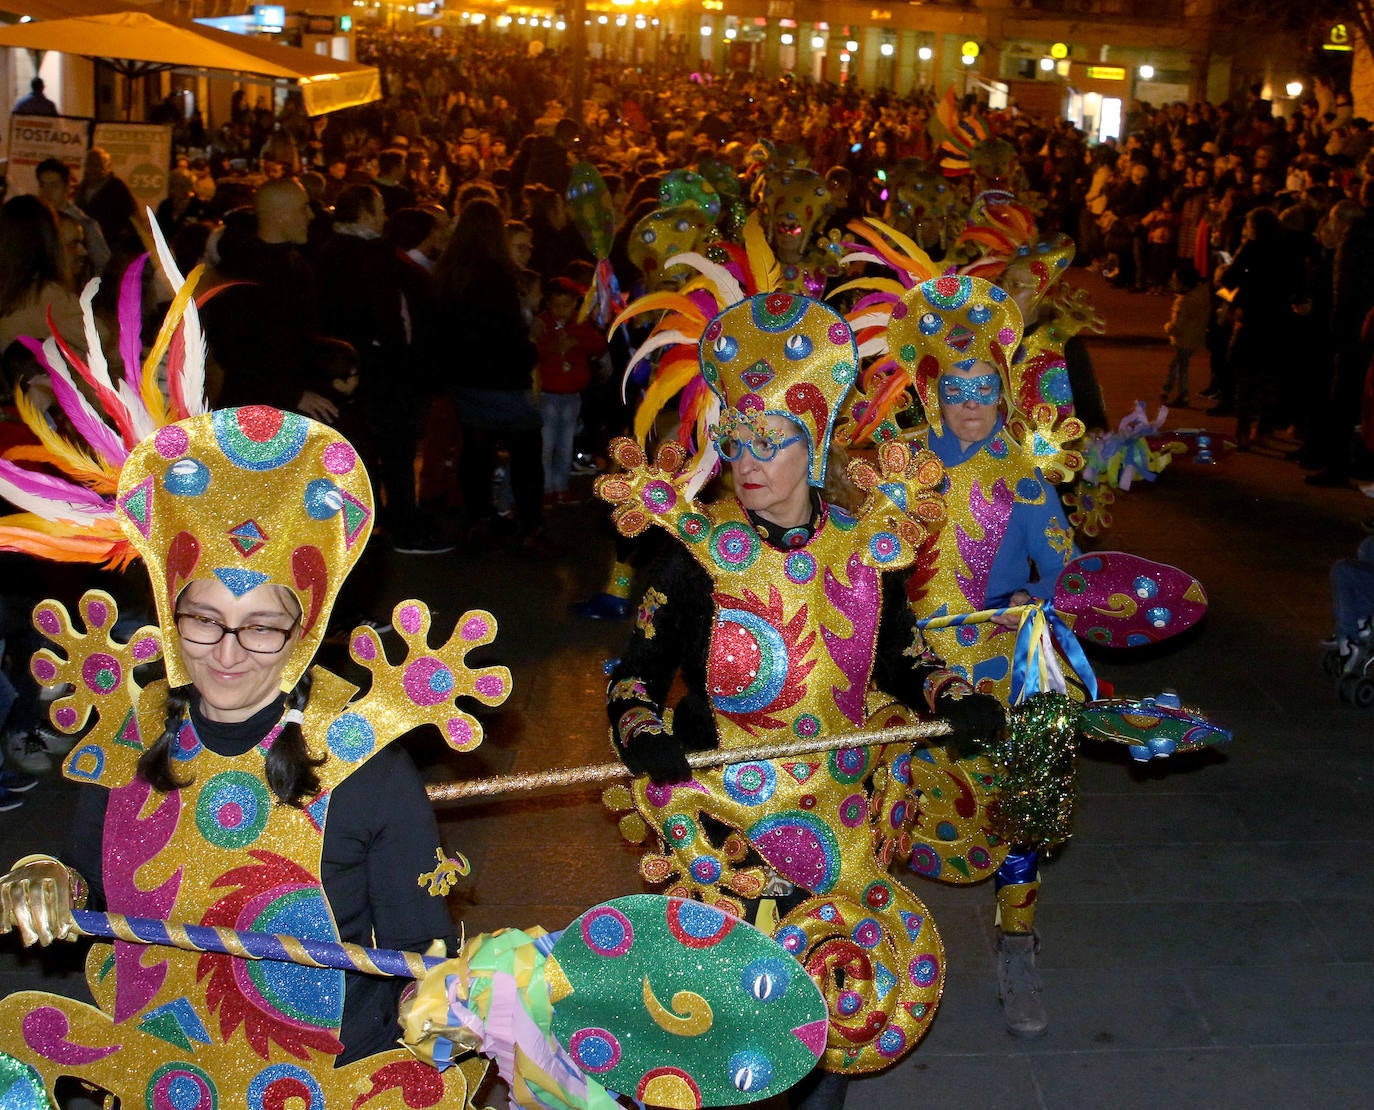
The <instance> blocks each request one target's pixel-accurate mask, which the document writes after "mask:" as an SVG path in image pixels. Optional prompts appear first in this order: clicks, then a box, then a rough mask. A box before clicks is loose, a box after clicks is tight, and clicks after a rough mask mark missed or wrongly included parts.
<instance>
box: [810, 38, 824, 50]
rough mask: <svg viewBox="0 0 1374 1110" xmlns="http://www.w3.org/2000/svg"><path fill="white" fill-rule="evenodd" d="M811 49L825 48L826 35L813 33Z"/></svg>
mask: <svg viewBox="0 0 1374 1110" xmlns="http://www.w3.org/2000/svg"><path fill="white" fill-rule="evenodd" d="M811 49H812V50H823V49H825V36H824V35H812V36H811Z"/></svg>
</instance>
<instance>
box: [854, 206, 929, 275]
mask: <svg viewBox="0 0 1374 1110" xmlns="http://www.w3.org/2000/svg"><path fill="white" fill-rule="evenodd" d="M865 222H866V223H868V224H871V225H872V226H873V227H874V228H875V229H876V230H877V231H878V233H879V234H881V235H884V236H886V237H887V238H888V239H889V240H890V241H891V242H893V243H895V244H896V245H897V247H898V249H899V250H901V252H902V253H903V254H904V255H906V257H907V258H909V259H910V260H911V261H912V262H915V263H917V264H918V265H919V266H920V267H921V268H922V269H924V270H925V272H926V277H934V276H935V275H936V274H938V273H939V272H940V270H939V267H938V266H936V265H935V261H934V259H932V258H931V257H930V255H928V254H927V253H926V252H925V251H923V250H922V249H921V248H920V247H919V246H918V245H917V243H916V240H915V239H913V238H911V236H909V235H904V234H903V233H902V232H900V231H898V230H897V229H896V228H895V227H892V226H890V225H889V224H885V223H883V222H882V221H881V220H875V219H873V217H872V216H870V217H868V218H867V219H866V221H865ZM911 272H912V273H915V272H916V271H915V270H912V271H911Z"/></svg>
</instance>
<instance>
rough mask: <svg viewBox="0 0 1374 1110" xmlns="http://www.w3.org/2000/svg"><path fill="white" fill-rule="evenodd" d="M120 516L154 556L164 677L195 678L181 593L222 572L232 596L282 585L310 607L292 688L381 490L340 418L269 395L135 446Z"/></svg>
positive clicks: (174, 680) (290, 669)
mask: <svg viewBox="0 0 1374 1110" xmlns="http://www.w3.org/2000/svg"><path fill="white" fill-rule="evenodd" d="M117 504H118V506H119V521H120V525H121V527H122V528H123V529H124V531H125V533H126V534H127V535H128V537H129V540H130V542H131V543H132V544H133V545H134V547H135V548H136V549H137V550H138V553H139V554H140V555H141V556H142V557H143V560H144V562H145V563H146V565H147V567H148V576H149V578H150V579H151V582H152V589H153V597H154V599H155V601H156V603H157V614H158V624H159V625H161V627H162V631H163V640H164V644H165V647H164V651H165V658H166V663H167V680H168V682H169V683H170V684H171V685H172V686H184V685H186V684H187V683H189V682H190V678H189V676H188V675H187V673H186V669H185V666H184V664H183V662H182V659H181V652H180V648H179V646H178V645H179V638H178V637H177V636H175V635H173V632H174V630H175V623H176V618H175V615H174V606H175V604H176V599H177V595H178V594H179V593H180V592H181V591H182V589H183V588H184V587H185V586H186V584H187V583H189V582H195V581H202V580H203V581H212V580H213V581H218V582H220V583H222V584H223V585H224V586H225V587H227V588H228V589H229V591H230V592H231V593H232V594H233V595H234V596H235V597H242V596H243V595H244V594H246V593H247V592H248V591H249V590H252V589H254V588H256V587H258V586H262V585H274V586H283V587H285V588H286V589H288V590H290V591H291V592H292V594H294V595H295V597H296V600H297V601H298V602H299V603H300V606H301V618H300V627H301V639H300V643H299V645H298V646H297V649H296V650H295V652H293V654H292V657H291V662H289V663H288V664H287V666H286V669H285V671H283V673H282V679H281V686H282V689H283V690H290V689H291V688H292V687H293V686H294V685H295V684H296V681H297V679H299V678H300V676H301V674H302V673H303V672H304V671H305V669H306V667H307V666H309V664H310V661H311V660H312V658H313V657H314V655H315V652H316V650H317V649H318V648H319V646H320V641H321V640H322V639H323V638H324V632H325V626H326V625H327V624H328V618H329V612H330V609H331V608H332V607H333V604H334V599H335V597H336V596H337V595H338V592H339V587H340V586H341V585H342V584H343V580H344V578H345V577H346V576H347V574H348V571H349V570H350V569H351V568H352V566H353V564H354V563H355V562H357V560H358V557H359V555H361V554H362V550H363V547H364V546H365V545H366V544H367V538H368V536H369V535H370V534H371V532H372V522H373V506H372V489H371V485H370V483H369V482H368V478H367V471H366V470H365V469H364V468H363V464H362V462H361V460H359V458H358V454H357V452H356V451H355V450H354V449H353V447H352V446H351V445H350V444H349V443H348V442H347V440H345V439H344V438H343V437H342V436H340V435H339V434H338V433H337V432H335V431H334V430H333V429H331V428H328V427H326V426H325V425H323V424H317V423H316V422H315V421H313V420H308V419H307V418H305V417H304V416H300V415H298V414H296V413H290V412H281V411H279V410H277V409H272V408H267V407H265V406H250V407H247V408H240V409H222V410H219V411H217V412H212V413H209V414H207V415H205V416H196V417H192V418H191V419H189V420H182V421H180V422H179V423H176V424H169V425H167V426H166V427H165V428H161V429H159V430H158V432H157V433H156V434H154V435H152V436H150V437H149V438H148V439H146V440H144V441H143V442H142V443H140V444H139V445H138V447H136V448H135V449H134V451H133V452H132V453H131V454H130V456H129V459H128V462H126V463H125V465H124V468H123V470H122V471H121V472H120V476H119V494H118V498H117Z"/></svg>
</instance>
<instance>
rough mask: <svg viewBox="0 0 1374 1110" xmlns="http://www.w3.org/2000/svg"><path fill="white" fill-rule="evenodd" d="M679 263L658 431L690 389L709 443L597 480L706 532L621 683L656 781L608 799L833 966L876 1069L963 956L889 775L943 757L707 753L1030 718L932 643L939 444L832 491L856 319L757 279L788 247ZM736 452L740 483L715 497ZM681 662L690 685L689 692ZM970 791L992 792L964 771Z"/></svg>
mask: <svg viewBox="0 0 1374 1110" xmlns="http://www.w3.org/2000/svg"><path fill="white" fill-rule="evenodd" d="M679 261H680V262H681V261H686V262H688V263H689V264H691V265H692V266H693V267H694V268H695V269H697V270H698V271H700V272H701V274H702V275H703V276H702V277H701V278H700V279H698V280H697V281H696V282H694V283H692V284H691V285H689V287H688V289H689V290H690V293H689V294H688V296H686V297H680V298H677V299H676V300H674V301H672V302H665V301H664V299H663V298H658V299H656V300H653V301H650V302H649V303H646V304H644V305H642V306H636V305H631V306H630V308H628V309H627V310H626V311H627V313H633V312H635V311H636V309H637V308H643V309H645V310H647V309H650V308H652V307H655V306H657V307H664V306H665V305H671V310H670V311H669V313H668V314H667V315H665V317H664V318H663V320H662V321H661V322H660V324H659V326H658V328H657V329H656V331H655V333H654V334H653V335H652V336H651V337H650V339H649V340H648V341H647V344H646V348H648V349H657V348H660V347H664V346H665V345H666V346H667V347H668V348H669V349H668V350H667V351H666V352H664V353H663V355H662V359H661V360H660V363H659V366H658V370H657V374H658V380H657V381H656V383H655V384H654V385H651V387H650V390H649V392H648V394H647V396H646V403H645V405H643V406H641V411H640V413H639V414H638V423H637V430H638V431H640V432H641V434H643V433H644V432H646V431H647V429H648V428H649V427H651V426H652V424H653V418H654V410H655V408H656V407H657V406H661V404H662V403H663V400H664V399H666V398H667V397H671V396H673V395H674V394H675V393H676V392H677V391H678V390H679V389H682V390H683V398H684V401H683V404H682V406H681V410H682V412H683V414H684V425H683V430H682V432H681V435H680V438H682V439H692V440H693V444H692V446H694V447H695V448H696V451H695V455H693V454H692V452H691V450H690V449H689V447H688V446H684V445H682V444H681V443H679V442H677V441H669V442H668V443H666V444H665V445H664V446H663V447H662V448H661V449H660V451H659V454H658V457H657V459H656V461H655V463H654V464H653V465H650V464H648V463H647V462H646V460H645V457H644V454H643V452H642V450H641V449H640V448H639V447H638V446H637V445H636V444H634V443H633V442H632V441H629V440H621V441H618V442H617V443H616V444H615V445H614V446H613V449H612V453H613V456H614V458H615V459H616V461H618V462H619V463H620V464H621V465H622V467H625V468H626V473H623V474H613V475H607V476H605V477H603V478H601V479H599V480H598V483H597V491H598V493H599V495H600V496H601V497H603V498H604V499H606V500H608V501H610V502H612V503H613V504H615V505H616V506H617V508H616V510H615V514H614V519H615V522H616V524H617V527H618V528H619V529H620V530H621V532H622V533H625V534H635V533H637V532H638V531H641V530H643V529H644V528H645V527H647V526H648V524H650V523H654V524H657V525H659V526H660V527H662V528H664V529H665V530H666V531H667V532H668V533H669V535H670V537H672V538H674V539H675V540H677V541H679V543H680V546H675V547H674V548H673V550H672V551H671V553H670V554H669V556H668V557H667V560H666V562H665V563H663V564H662V566H661V568H660V569H659V571H658V572H657V573H656V574H655V575H654V576H653V578H652V581H651V584H650V586H649V588H648V590H647V591H646V592H645V593H644V596H643V599H642V601H641V602H640V606H639V612H638V616H637V619H636V622H635V628H634V630H633V632H632V634H631V637H630V641H629V643H628V644H627V646H626V649H625V652H624V654H623V655H622V656H621V658H620V659H619V660H618V661H617V662H616V664H615V665H614V667H613V668H612V669H611V671H610V682H609V687H608V693H607V708H608V715H609V720H610V724H611V732H612V737H613V740H614V746H615V749H616V751H617V752H618V753H619V755H620V757H621V758H622V759H623V760H624V761H625V763H626V765H627V766H628V767H629V768H630V769H631V770H633V771H636V772H637V773H640V774H643V775H646V776H647V777H648V779H649V780H652V782H648V781H645V780H643V779H641V780H639V781H637V782H636V784H635V786H634V788H633V797H631V795H630V792H624V793H623V794H621V795H617V796H616V798H612V797H610V796H608V804H613V805H623V806H624V807H627V808H628V807H630V806H633V808H635V809H637V810H638V812H639V815H641V817H637V818H635V819H633V820H630V819H628V818H627V819H622V823H621V828H622V830H625V831H626V835H631V832H630V831H629V830H632V829H635V828H637V829H638V830H639V831H640V832H644V831H647V830H646V829H645V828H644V826H645V825H647V826H648V827H649V828H656V829H661V830H665V832H664V838H663V839H664V843H665V849H666V851H668V852H669V853H671V854H669V855H660V854H654V853H652V852H651V854H650V855H648V856H646V857H645V861H644V865H643V873H644V875H645V877H646V878H649V879H650V880H651V881H673V876H674V874H676V875H678V876H679V877H678V878H677V879H676V880H675V881H673V885H671V886H670V888H669V889H670V891H671V892H673V893H679V894H682V895H684V896H691V897H696V898H699V899H702V900H704V901H707V902H709V903H712V904H715V905H719V906H722V907H727V908H732V909H734V910H735V911H736V912H739V913H741V914H743V913H744V912H746V909H747V910H748V911H749V912H750V913H751V915H752V916H754V917H755V918H756V920H757V921H758V923H759V925H760V927H761V928H764V929H765V931H770V932H772V933H773V935H774V936H775V937H776V938H777V939H778V940H779V941H780V942H781V943H782V944H783V946H784V947H785V948H786V949H787V950H788V951H791V952H792V953H793V954H794V955H796V956H797V957H798V958H799V959H801V960H802V962H803V963H804V964H805V965H807V966H808V967H810V968H812V969H817V968H824V969H826V970H824V971H822V972H820V973H819V974H820V975H821V976H822V977H823V978H824V979H825V980H826V981H825V982H823V983H822V984H821V986H822V990H823V992H825V994H826V997H827V999H828V1001H829V1002H830V1005H831V1035H830V1042H829V1048H828V1049H827V1051H826V1054H825V1057H824V1067H825V1068H826V1069H827V1070H828V1071H831V1072H844V1073H846V1074H848V1075H855V1074H862V1073H865V1072H869V1071H874V1070H877V1069H880V1068H883V1067H886V1066H888V1065H889V1064H891V1063H892V1062H893V1061H895V1060H896V1059H899V1058H900V1057H901V1056H902V1055H904V1054H905V1053H906V1052H908V1051H910V1050H911V1048H912V1047H914V1045H915V1043H916V1041H917V1040H918V1039H919V1037H920V1036H921V1034H922V1033H923V1032H924V1030H925V1028H926V1026H927V1024H928V1022H929V1020H930V1019H931V1018H932V1017H933V1015H934V1005H935V1001H936V996H935V995H932V994H931V993H930V992H931V990H932V989H934V988H935V987H936V985H937V982H938V979H939V976H940V975H941V974H942V971H941V966H942V955H941V950H940V948H939V943H938V938H937V937H936V935H935V934H934V931H933V926H932V923H931V922H930V921H929V918H928V914H927V913H926V911H925V909H924V907H923V906H922V905H921V903H920V902H919V901H918V900H917V899H916V898H915V896H914V895H912V894H911V892H910V891H908V890H907V889H906V888H905V887H903V886H901V885H900V884H899V883H896V882H894V881H893V880H892V879H891V877H890V876H888V875H887V874H886V862H887V859H889V858H890V855H891V852H892V850H893V846H894V845H896V844H898V843H901V844H902V845H903V849H902V850H903V851H905V844H906V842H907V840H906V838H907V837H908V836H909V827H910V822H911V821H912V820H913V819H914V816H915V811H914V809H913V808H909V807H908V806H907V804H906V803H905V802H901V803H898V805H897V808H896V809H895V810H894V809H893V808H892V799H893V798H894V797H895V796H896V795H899V794H901V793H902V788H899V789H897V790H895V791H891V792H889V793H888V794H887V795H884V793H883V791H882V790H880V789H879V790H875V789H873V788H871V787H869V786H867V785H865V783H866V782H868V781H869V780H871V779H876V780H877V781H882V782H884V783H899V784H906V783H909V782H910V780H911V776H912V775H913V774H915V773H916V771H915V767H916V765H917V764H920V765H921V766H923V767H924V766H925V762H924V760H925V757H926V756H929V758H930V760H931V761H932V767H931V769H932V772H933V773H943V764H941V766H940V768H936V767H935V766H934V765H933V764H934V761H935V760H936V756H935V755H934V754H932V753H928V752H924V751H921V752H918V753H916V755H915V756H914V755H913V754H912V750H911V746H910V745H909V744H908V745H906V746H905V747H903V746H901V745H896V744H894V745H892V746H891V747H890V748H889V747H886V746H884V747H879V748H849V749H842V750H839V751H836V752H833V753H831V754H830V756H829V757H817V756H813V757H811V758H810V759H805V758H799V759H797V760H791V759H780V760H775V761H752V762H750V761H745V762H741V763H739V764H735V765H731V766H729V767H727V768H726V769H725V770H724V771H723V772H697V773H695V774H694V773H693V772H692V771H691V770H690V769H689V767H688V764H687V762H686V756H687V753H688V752H690V751H693V750H700V749H707V748H717V747H719V748H725V749H730V748H744V747H747V746H748V745H750V744H756V743H760V742H765V741H767V742H780V741H789V740H790V741H796V740H797V739H798V738H800V739H802V740H806V739H812V738H816V737H818V736H826V735H838V734H842V733H844V732H847V731H851V730H854V729H856V728H858V727H861V726H864V725H865V724H873V723H874V722H876V723H877V725H879V726H887V725H889V724H894V723H899V722H903V721H909V720H911V719H912V718H913V717H915V716H923V715H927V714H935V715H940V716H944V717H946V718H947V719H948V720H949V721H950V722H951V724H952V725H953V727H954V730H955V733H956V734H957V735H956V739H957V740H959V741H968V740H970V739H971V738H985V739H992V738H994V737H996V736H998V735H1000V734H1001V732H1002V730H1003V729H1004V722H1005V717H1004V713H1003V710H1002V707H1001V706H1000V705H999V704H998V703H997V701H996V700H995V699H994V698H992V697H989V696H987V695H980V694H976V693H974V692H973V691H972V689H971V688H970V686H969V685H968V683H966V682H965V681H963V680H962V679H960V678H959V677H957V676H956V675H954V674H952V673H950V672H949V671H948V670H947V669H946V668H945V667H944V666H943V665H942V664H941V663H940V662H939V661H938V660H936V659H935V658H933V656H930V655H929V654H927V653H926V652H925V650H924V645H923V643H922V640H921V637H920V635H919V633H918V632H917V631H916V629H915V625H914V620H913V616H912V613H911V612H910V609H909V607H908V606H907V604H906V601H905V596H904V594H903V591H902V580H903V578H904V576H905V571H906V569H907V568H908V567H909V566H910V565H911V560H912V558H913V557H914V555H915V553H916V551H917V550H918V548H919V546H920V544H921V541H922V539H923V537H924V536H925V535H926V533H927V530H928V528H929V527H930V526H931V525H932V524H934V523H935V522H937V521H938V520H939V518H940V516H941V514H942V509H941V506H940V502H939V498H938V495H937V494H936V493H935V487H936V486H938V484H939V482H940V480H941V477H942V475H941V473H940V468H939V466H938V465H937V464H936V461H935V459H934V458H933V456H931V455H930V454H929V453H927V452H921V453H918V454H915V455H913V454H912V453H911V452H910V450H909V449H908V448H907V447H906V445H904V444H900V443H896V444H890V445H888V446H887V448H886V449H885V450H884V451H882V452H880V455H879V466H880V470H875V469H874V468H873V467H872V466H870V465H868V464H867V463H862V462H859V463H855V464H852V465H851V468H850V477H851V479H853V480H854V481H855V482H856V484H857V485H858V487H859V488H860V489H861V490H862V491H864V492H866V493H867V497H866V498H865V499H864V501H863V504H862V505H861V506H859V507H858V509H857V511H855V512H851V511H849V510H847V509H845V508H843V507H842V506H841V505H840V504H838V503H836V502H835V501H834V500H832V498H831V497H830V496H828V495H827V493H826V492H825V484H826V479H827V475H828V474H829V473H830V464H829V458H828V456H829V453H830V449H831V447H832V442H833V433H834V426H835V422H836V418H837V416H838V415H839V414H840V413H841V411H842V407H843V402H844V401H845V398H846V396H847V395H848V394H849V393H850V389H851V386H852V384H853V382H854V380H855V377H856V374H857V366H858V351H857V348H856V345H855V341H854V337H853V333H852V332H851V330H850V328H849V326H848V324H847V323H846V321H845V320H844V319H843V318H842V317H841V316H840V315H839V314H838V313H837V312H836V311H835V310H834V309H832V308H831V307H830V306H828V305H825V304H823V303H821V302H818V301H814V300H811V299H809V298H806V297H802V296H798V295H795V294H791V293H786V292H764V293H753V294H747V293H746V289H747V288H749V287H750V285H751V284H753V283H754V282H755V281H756V280H757V279H758V278H759V276H760V275H767V274H769V273H774V272H775V271H774V270H773V269H772V267H771V266H770V265H769V264H770V263H771V261H772V259H771V255H762V256H759V255H756V254H754V253H750V254H749V255H748V256H747V257H746V256H745V254H744V252H737V253H729V252H727V254H726V255H724V256H723V258H722V261H721V262H719V263H717V262H710V261H708V260H707V259H705V258H700V257H696V258H690V259H686V260H683V259H679ZM754 287H755V288H756V287H757V286H756V285H755V286H754ZM708 294H709V297H708ZM708 300H709V301H710V303H711V306H712V307H711V309H708V308H707V304H708ZM675 337H676V338H675ZM674 344H676V345H674ZM641 350H643V348H642V349H641ZM665 382H666V383H667V384H666V386H665V385H664V383H665ZM656 386H657V387H661V388H656ZM646 410H647V411H646ZM694 429H695V435H694V434H693V430H694ZM722 463H724V464H725V465H726V466H727V468H728V470H729V472H730V476H731V478H732V480H733V486H734V492H733V495H723V496H721V497H719V498H716V499H714V500H711V501H701V500H698V499H697V492H698V490H699V488H700V487H701V486H702V484H703V483H704V482H705V481H706V480H707V479H708V477H709V476H710V475H711V474H712V472H713V471H714V470H715V469H716V468H717V467H718V466H719V465H720V464H722ZM833 477H835V478H838V477H839V475H833ZM678 676H680V677H681V680H682V682H683V683H684V684H685V687H686V693H685V694H684V695H683V696H682V697H681V698H680V699H679V700H678V702H677V704H676V705H675V706H674V707H672V708H669V707H668V696H669V690H670V687H671V686H672V684H673V681H674V678H675V677H678ZM917 756H920V757H921V758H917ZM945 781H948V780H945ZM961 789H964V790H967V794H966V795H963V796H972V795H973V794H975V793H976V792H977V791H978V790H979V789H981V788H980V787H978V786H976V785H974V784H970V783H965V782H964V781H963V780H961ZM936 808H938V807H936ZM641 818H642V823H641V824H639V825H636V824H635V822H636V821H640V820H641ZM925 819H926V820H929V821H931V822H932V823H933V822H934V821H935V820H936V818H935V817H934V816H933V815H932V814H926V815H925ZM627 820H628V821H629V824H628V825H627V823H626V822H627ZM875 842H876V843H878V844H879V845H880V848H879V850H878V852H877V853H876V854H875V850H874V844H875ZM737 896H738V897H737ZM770 921H771V922H772V924H771V925H770V924H768V923H769V922H770ZM855 938H858V939H857V940H856V939H855ZM894 967H900V968H905V969H907V973H904V974H900V975H898V976H897V978H896V979H895V980H893V979H892V976H891V974H890V973H886V972H884V971H883V970H882V969H883V968H894ZM837 1095H838V1097H842V1084H841V1085H840V1089H839V1090H838V1091H837V1088H836V1085H835V1084H834V1083H832V1082H829V1081H827V1082H825V1083H823V1084H821V1085H820V1087H819V1088H818V1089H817V1090H816V1091H815V1092H814V1096H815V1097H816V1098H817V1099H819V1100H820V1101H821V1102H825V1101H827V1100H831V1101H833V1099H834V1098H835V1097H837ZM809 1104H811V1105H814V1103H809Z"/></svg>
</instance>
